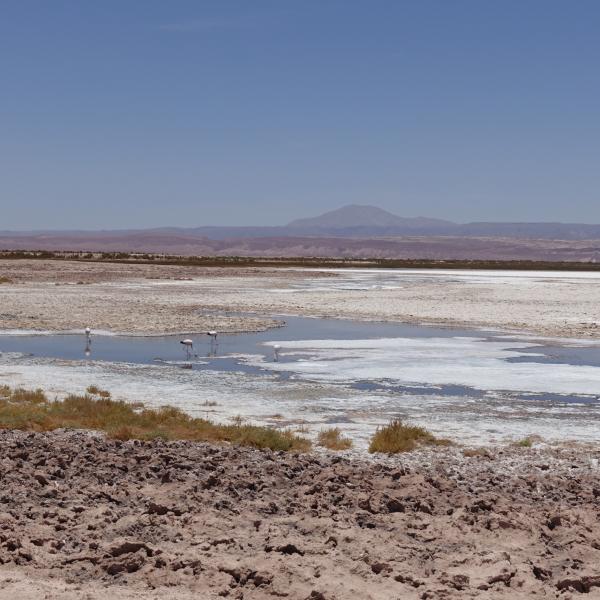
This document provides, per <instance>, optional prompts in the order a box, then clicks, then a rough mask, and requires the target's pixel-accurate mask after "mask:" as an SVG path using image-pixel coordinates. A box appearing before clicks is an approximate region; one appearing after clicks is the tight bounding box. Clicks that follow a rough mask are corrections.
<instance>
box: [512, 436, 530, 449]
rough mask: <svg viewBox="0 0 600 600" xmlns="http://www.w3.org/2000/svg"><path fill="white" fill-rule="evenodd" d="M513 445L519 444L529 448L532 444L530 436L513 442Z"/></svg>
mask: <svg viewBox="0 0 600 600" xmlns="http://www.w3.org/2000/svg"><path fill="white" fill-rule="evenodd" d="M515 446H519V447H521V448H531V446H533V440H532V439H531V438H530V437H526V438H523V439H522V440H519V441H518V442H515Z"/></svg>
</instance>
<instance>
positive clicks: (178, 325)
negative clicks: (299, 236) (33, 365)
mask: <svg viewBox="0 0 600 600" xmlns="http://www.w3.org/2000/svg"><path fill="white" fill-rule="evenodd" d="M0 275H4V276H6V277H8V278H9V279H10V280H11V281H13V282H14V283H13V284H4V285H2V286H0V306H1V307H2V309H1V310H0V329H5V330H8V329H38V330H49V331H58V330H74V329H75V330H80V329H82V328H83V327H85V326H86V325H90V326H92V327H93V328H94V329H103V330H108V331H112V332H115V333H135V334H141V335H152V334H160V333H179V332H188V333H192V332H200V331H205V330H206V329H208V328H215V329H219V330H221V331H255V330H261V329H266V328H268V327H271V326H274V325H275V322H274V321H273V319H272V316H273V315H276V314H289V315H300V316H320V317H338V318H346V319H356V320H381V321H396V322H407V323H432V324H437V325H452V326H459V327H465V326H466V327H485V328H498V329H507V330H512V331H525V332H532V333H535V334H538V335H549V336H558V337H573V338H584V337H585V338H600V303H599V302H598V300H599V299H600V273H598V272H589V273H585V272H564V273H563V272H521V271H463V270H461V271H452V270H448V271H445V270H433V271H427V270H415V271H411V270H400V269H399V270H380V269H373V270H371V269H347V270H300V269H272V268H265V269H258V268H245V269H240V268H206V267H184V266H172V265H168V266H165V265H149V264H143V265H123V264H108V263H78V262H69V261H39V260H36V261H14V260H13V261H11V260H3V261H0ZM238 313H254V314H253V315H240V314H238Z"/></svg>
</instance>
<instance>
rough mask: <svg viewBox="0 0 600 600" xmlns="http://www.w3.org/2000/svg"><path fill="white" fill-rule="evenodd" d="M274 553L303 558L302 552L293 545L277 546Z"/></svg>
mask: <svg viewBox="0 0 600 600" xmlns="http://www.w3.org/2000/svg"><path fill="white" fill-rule="evenodd" d="M275 551H276V552H280V553H281V554H299V555H300V556H304V552H303V551H302V550H300V549H299V548H298V547H297V546H295V545H294V544H285V545H284V546H277V548H275Z"/></svg>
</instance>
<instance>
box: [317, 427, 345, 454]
mask: <svg viewBox="0 0 600 600" xmlns="http://www.w3.org/2000/svg"><path fill="white" fill-rule="evenodd" d="M317 439H318V443H319V446H323V447H324V448H328V449H329V450H349V449H350V448H352V440H351V439H350V438H348V437H345V436H343V435H342V432H341V431H340V429H339V428H338V427H331V428H330V429H323V430H322V431H321V432H319V436H318V438H317Z"/></svg>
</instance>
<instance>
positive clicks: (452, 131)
mask: <svg viewBox="0 0 600 600" xmlns="http://www.w3.org/2000/svg"><path fill="white" fill-rule="evenodd" d="M2 17H3V18H2V19H1V20H0V65H1V67H2V74H3V93H2V95H0V132H1V135H0V205H1V209H2V210H1V212H0V215H1V218H0V230H5V231H6V230H12V231H29V230H74V229H78V230H98V229H132V228H140V229H143V228H154V227H165V226H172V227H194V226H277V225H283V224H286V223H287V222H289V221H291V220H294V219H297V218H304V217H311V216H315V215H318V214H321V213H323V212H325V211H328V210H333V209H336V208H338V207H340V206H343V205H346V204H368V205H375V206H379V207H381V208H383V209H385V210H388V211H390V212H392V213H394V214H397V215H400V216H403V217H416V216H423V217H429V218H439V219H447V220H450V221H454V222H458V223H468V222H475V221H495V222H562V223H582V224H596V223H600V169H598V159H599V157H600V136H599V135H598V133H599V129H600V93H599V92H600V81H599V77H598V69H597V65H598V63H599V59H600V40H599V39H598V36H597V23H598V22H599V18H600V4H598V3H596V2H593V1H591V0H582V1H581V2H578V3H576V4H572V3H566V2H562V1H558V0H544V1H542V0H532V1H531V2H527V3H521V2H516V0H508V1H507V2H503V3H482V2H477V1H475V0H468V1H467V0H458V1H457V2H452V3H450V2H446V1H442V0H437V1H434V0H425V1H423V2H418V3H417V2H397V1H392V0H389V1H388V0H379V1H377V0H376V1H375V2H369V3H366V2H355V1H353V2H342V1H341V0H332V1H329V2H316V1H310V0H309V1H307V2H302V3H281V2H276V1H274V0H272V1H267V0H257V1H256V2H253V3H251V4H250V3H247V2H242V1H241V0H237V1H234V0H231V1H229V0H221V1H218V2H217V1H212V2H208V1H192V0H179V1H178V0H175V1H174V2H170V3H164V2H162V1H159V0H148V2H144V3H143V5H140V4H139V3H123V2H115V1H114V0H107V1H106V2H102V3H86V4H85V5H83V4H76V3H72V2H67V1H66V0H62V1H61V0H58V1H57V2H52V3H48V2H42V1H36V0H24V1H21V2H16V1H11V2H7V3H4V4H3V7H2Z"/></svg>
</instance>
